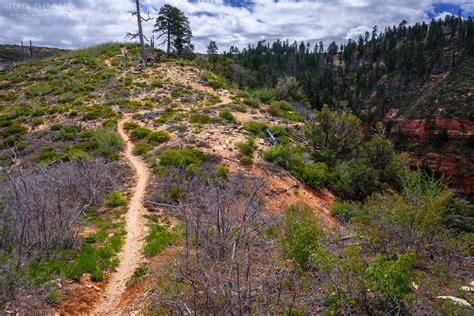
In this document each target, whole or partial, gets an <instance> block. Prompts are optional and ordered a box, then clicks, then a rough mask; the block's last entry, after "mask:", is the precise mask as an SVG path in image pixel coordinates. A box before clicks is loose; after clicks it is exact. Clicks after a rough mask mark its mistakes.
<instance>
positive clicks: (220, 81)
mask: <svg viewBox="0 0 474 316" xmlns="http://www.w3.org/2000/svg"><path fill="white" fill-rule="evenodd" d="M201 77H202V79H204V80H205V81H207V84H208V85H209V86H210V87H212V88H213V89H216V90H217V89H222V88H225V87H227V86H228V85H229V84H228V82H227V80H225V79H224V78H223V77H221V76H219V75H217V74H215V73H213V72H210V71H207V70H206V71H203V72H202V75H201Z"/></svg>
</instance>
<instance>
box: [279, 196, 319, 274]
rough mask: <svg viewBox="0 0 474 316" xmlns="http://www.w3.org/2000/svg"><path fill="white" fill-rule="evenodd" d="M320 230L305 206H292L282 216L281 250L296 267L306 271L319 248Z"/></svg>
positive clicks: (311, 211)
mask: <svg viewBox="0 0 474 316" xmlns="http://www.w3.org/2000/svg"><path fill="white" fill-rule="evenodd" d="M321 236H322V228H321V227H320V225H319V222H318V219H317V217H316V216H315V214H314V211H313V210H312V209H311V208H310V207H308V206H307V205H293V206H292V207H290V208H288V209H287V210H286V211H285V213H284V215H283V238H282V243H283V249H284V252H285V254H286V255H287V256H288V257H289V258H290V259H292V260H293V262H294V263H295V264H296V266H297V267H299V268H300V269H302V270H306V269H307V268H308V267H309V265H310V259H311V256H312V254H314V253H316V252H317V250H318V249H319V248H320V247H321Z"/></svg>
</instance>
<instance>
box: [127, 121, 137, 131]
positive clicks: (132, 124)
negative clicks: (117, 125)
mask: <svg viewBox="0 0 474 316" xmlns="http://www.w3.org/2000/svg"><path fill="white" fill-rule="evenodd" d="M139 127H140V124H138V123H135V122H125V123H124V124H123V129H124V130H126V131H131V130H134V129H136V128H139Z"/></svg>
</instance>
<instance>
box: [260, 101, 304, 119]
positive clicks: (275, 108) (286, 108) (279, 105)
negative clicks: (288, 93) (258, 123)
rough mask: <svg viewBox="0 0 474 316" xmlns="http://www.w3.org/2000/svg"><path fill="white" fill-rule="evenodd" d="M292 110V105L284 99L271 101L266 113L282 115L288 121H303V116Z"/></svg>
mask: <svg viewBox="0 0 474 316" xmlns="http://www.w3.org/2000/svg"><path fill="white" fill-rule="evenodd" d="M293 111H294V109H293V106H292V105H291V104H290V103H288V102H286V101H273V102H272V103H270V106H269V107H268V113H269V114H270V115H272V116H276V117H282V118H284V119H287V120H289V121H296V122H303V121H304V118H303V117H302V116H301V115H300V114H298V113H295V112H293Z"/></svg>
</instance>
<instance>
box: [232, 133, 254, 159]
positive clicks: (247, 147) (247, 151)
mask: <svg viewBox="0 0 474 316" xmlns="http://www.w3.org/2000/svg"><path fill="white" fill-rule="evenodd" d="M235 147H237V148H238V149H239V151H240V153H241V154H242V155H245V156H252V155H253V152H254V151H255V149H256V148H257V146H256V145H255V138H253V137H249V138H247V141H246V142H239V143H236V144H235Z"/></svg>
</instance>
